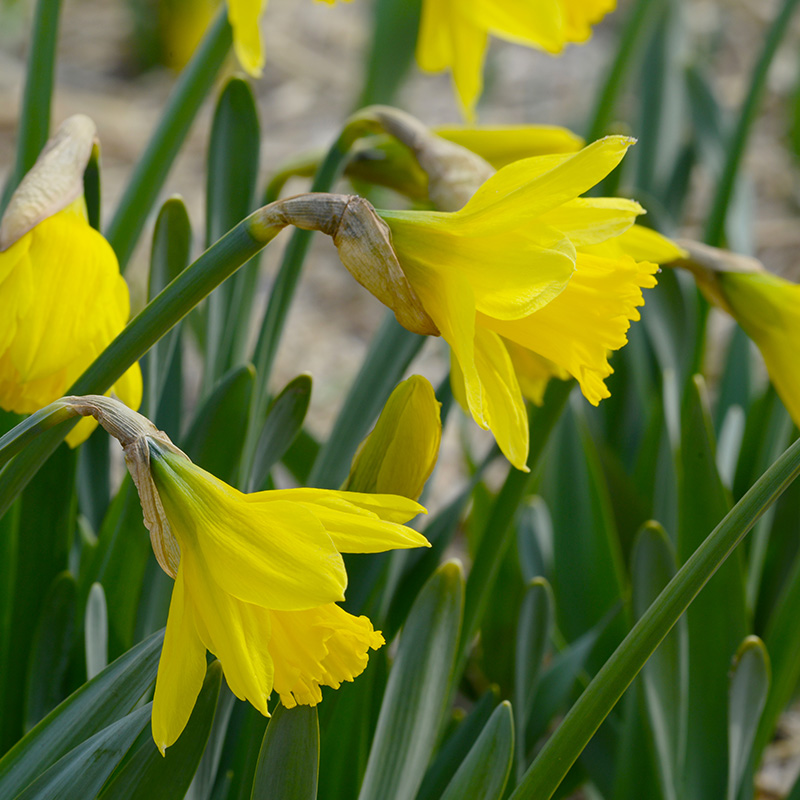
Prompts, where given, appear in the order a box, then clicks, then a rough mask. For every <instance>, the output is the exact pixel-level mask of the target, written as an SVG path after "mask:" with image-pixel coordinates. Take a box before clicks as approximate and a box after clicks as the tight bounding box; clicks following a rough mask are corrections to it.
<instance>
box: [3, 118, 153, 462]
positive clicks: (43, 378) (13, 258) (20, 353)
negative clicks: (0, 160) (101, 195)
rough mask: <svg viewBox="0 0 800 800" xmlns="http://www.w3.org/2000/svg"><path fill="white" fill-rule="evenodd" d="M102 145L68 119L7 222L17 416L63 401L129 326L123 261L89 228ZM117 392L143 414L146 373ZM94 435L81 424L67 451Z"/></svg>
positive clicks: (128, 376)
mask: <svg viewBox="0 0 800 800" xmlns="http://www.w3.org/2000/svg"><path fill="white" fill-rule="evenodd" d="M94 140H95V127H94V123H93V122H92V121H91V120H89V118H88V117H83V116H75V117H70V118H69V119H68V120H66V121H65V122H64V124H63V125H62V126H61V128H60V129H59V131H58V133H57V135H56V136H55V137H54V138H53V139H52V140H51V141H50V142H49V143H48V147H47V148H46V149H45V151H44V152H43V153H42V155H41V156H40V158H39V160H38V161H37V162H36V164H35V165H34V166H33V168H32V169H31V171H30V172H29V173H28V174H27V175H26V176H25V178H24V180H23V181H22V183H21V184H20V186H19V188H18V189H17V191H16V192H15V194H14V196H13V197H12V199H11V202H10V203H9V206H8V209H7V210H6V213H5V215H4V216H3V219H2V222H0V406H1V407H2V408H4V409H6V410H7V411H13V412H15V413H17V414H29V413H32V412H34V411H37V410H38V409H40V408H41V407H42V406H45V405H47V404H48V403H50V402H52V401H53V400H55V399H56V398H58V397H60V396H61V395H63V394H64V393H65V392H66V390H67V389H68V388H69V387H70V386H71V385H72V383H73V382H74V381H75V380H76V379H77V378H78V377H79V376H80V375H81V374H82V373H83V371H84V370H85V369H86V368H87V367H88V366H89V365H90V364H91V363H92V362H93V361H94V359H95V358H96V357H97V356H98V355H99V354H100V353H101V352H102V351H103V350H104V349H105V348H106V346H107V345H108V344H109V343H110V342H111V340H112V339H114V337H115V336H116V335H117V334H118V333H119V332H120V331H121V330H122V329H123V327H124V326H125V324H126V323H127V321H128V315H129V311H130V306H129V296H128V287H127V285H126V283H125V281H124V280H123V278H122V276H121V275H120V273H119V265H118V263H117V258H116V256H115V254H114V251H113V250H112V249H111V246H110V245H109V244H108V242H107V241H106V240H105V239H104V238H103V236H102V235H101V234H100V233H98V232H97V231H96V230H94V229H93V228H92V227H91V226H90V225H89V223H88V221H87V215H86V204H85V202H84V199H83V170H84V169H85V167H86V163H87V162H88V159H89V155H90V153H91V149H92V147H93V144H94ZM112 391H113V392H114V393H116V394H117V395H118V396H119V397H120V398H121V399H122V400H124V401H125V403H126V404H127V405H129V406H132V407H133V408H138V406H139V403H140V402H141V398H142V377H141V372H140V371H139V367H138V365H134V366H133V367H131V369H129V370H128V371H127V372H126V373H125V374H124V375H123V376H122V378H120V379H119V380H118V381H117V383H116V384H115V385H114V387H113V389H112ZM93 427H94V422H93V421H92V420H88V419H87V420H81V422H80V423H79V424H78V425H77V426H76V427H75V428H74V429H73V430H72V431H71V432H70V434H69V436H68V437H67V442H68V443H69V444H70V445H71V446H73V447H74V446H76V445H78V444H80V443H81V442H82V441H84V440H85V439H86V438H87V437H88V436H89V434H90V433H91V431H92V429H93Z"/></svg>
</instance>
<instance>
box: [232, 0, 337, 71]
mask: <svg viewBox="0 0 800 800" xmlns="http://www.w3.org/2000/svg"><path fill="white" fill-rule="evenodd" d="M317 1H318V2H322V3H328V5H333V4H334V3H335V2H336V0H317ZM266 7H267V0H228V20H229V22H230V23H231V28H233V49H234V50H235V51H236V57H237V58H238V59H239V63H240V64H241V65H242V69H243V70H244V71H245V72H246V73H247V74H248V75H251V76H252V77H254V78H259V77H261V71H262V68H263V67H264V46H263V44H262V42H261V33H260V32H259V28H258V21H259V19H260V18H261V15H262V14H263V13H264V9H265V8H266Z"/></svg>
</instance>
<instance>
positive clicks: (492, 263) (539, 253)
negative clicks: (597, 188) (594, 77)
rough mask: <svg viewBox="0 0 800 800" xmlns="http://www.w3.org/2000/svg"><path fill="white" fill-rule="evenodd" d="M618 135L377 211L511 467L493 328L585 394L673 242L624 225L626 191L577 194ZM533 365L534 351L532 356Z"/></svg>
mask: <svg viewBox="0 0 800 800" xmlns="http://www.w3.org/2000/svg"><path fill="white" fill-rule="evenodd" d="M632 141H633V140H632V139H629V138H626V137H621V136H609V137H606V138H605V139H601V140H600V141H598V142H595V143H593V144H591V145H589V146H588V147H586V148H584V149H583V150H581V151H579V152H578V153H575V154H566V155H563V154H562V155H553V156H540V157H534V158H529V159H525V160H523V161H519V162H515V163H513V164H511V165H509V166H507V167H505V168H503V169H501V170H500V171H499V172H497V173H496V174H495V175H493V176H492V177H490V178H489V179H488V180H487V181H486V182H485V183H484V184H483V185H482V186H481V187H480V188H479V189H478V191H477V192H475V194H474V195H473V197H472V199H471V200H470V201H469V202H468V203H467V204H466V205H465V206H464V207H463V208H461V209H460V210H459V211H456V212H453V213H444V212H427V211H380V212H378V213H379V214H380V215H381V217H382V218H383V219H384V221H385V222H386V223H387V224H388V225H389V228H390V230H391V235H392V246H393V248H394V251H395V253H396V254H397V258H398V259H399V262H400V265H401V266H402V269H403V272H404V274H405V277H406V279H407V280H408V282H409V284H410V285H411V287H412V289H413V291H414V292H415V293H416V295H417V297H418V298H419V300H420V301H421V303H422V306H423V308H424V310H425V312H426V313H427V314H428V315H429V316H430V318H431V319H432V320H433V322H434V323H435V325H436V327H437V328H438V329H439V331H440V332H441V334H442V336H443V337H444V338H445V339H446V341H447V342H448V344H449V345H450V347H451V352H452V357H453V371H452V375H453V388H454V393H455V396H456V398H457V399H459V401H460V402H461V404H462V405H463V406H464V407H465V408H467V409H468V410H469V412H470V413H471V414H472V417H473V418H474V419H475V421H476V422H477V423H478V425H480V426H481V427H483V428H487V429H490V430H491V431H492V432H493V434H494V436H495V438H496V440H497V443H498V445H499V446H500V448H501V450H502V451H503V453H504V454H505V455H506V457H507V458H508V459H509V461H511V463H512V464H514V466H516V467H517V468H519V469H524V468H525V461H526V459H527V448H528V430H527V415H526V413H525V407H524V403H523V400H522V394H521V390H520V384H519V380H518V378H517V375H516V373H515V369H514V365H513V363H512V360H511V357H510V356H509V352H508V349H507V348H506V345H505V343H504V340H510V341H511V342H514V343H516V344H517V345H519V346H520V347H522V348H524V349H526V350H530V351H532V352H534V353H536V354H537V355H539V356H541V357H543V358H544V359H546V360H547V361H549V362H552V363H553V364H554V365H555V368H556V370H557V372H558V373H560V374H562V375H563V373H567V374H569V375H571V376H573V377H574V378H576V379H577V380H578V382H579V384H580V386H581V390H582V391H583V393H584V395H585V396H586V398H587V399H588V400H589V401H590V402H591V403H593V404H595V405H596V404H597V403H598V402H599V401H600V400H601V399H602V398H603V397H606V396H607V395H608V391H607V389H606V387H605V384H604V379H605V378H606V377H607V376H608V375H609V374H610V373H611V371H612V370H611V366H610V365H609V363H608V353H609V351H611V350H616V349H619V348H620V347H622V346H623V345H624V344H625V343H626V341H627V338H626V332H627V329H628V327H629V326H630V321H631V320H634V319H638V317H639V314H638V311H637V307H638V306H640V305H642V303H643V302H644V301H643V297H642V289H643V288H648V287H652V286H654V285H655V283H656V279H655V272H656V271H657V266H656V265H657V263H658V262H659V261H663V260H672V259H673V258H675V257H677V256H678V255H680V254H681V252H682V251H681V250H680V249H679V248H677V247H675V246H674V245H672V244H671V243H670V242H668V241H667V240H665V239H663V237H660V236H659V235H658V234H656V233H654V232H652V231H646V230H645V229H642V228H638V227H633V223H634V220H635V219H636V217H637V215H639V214H641V213H642V211H643V210H642V208H641V207H640V206H639V205H638V204H637V203H635V202H633V201H631V200H624V199H618V198H586V199H584V198H580V197H578V196H579V195H580V194H582V193H583V192H585V191H587V190H588V189H590V188H591V187H592V186H594V185H595V184H596V183H597V182H598V181H600V180H602V179H603V178H604V177H605V176H606V175H607V174H608V173H609V172H610V171H611V170H612V169H614V167H616V166H617V164H618V163H619V162H620V161H621V160H622V157H623V156H624V154H625V151H626V150H627V148H628V147H629V146H630V144H631V143H632ZM544 363H546V362H544Z"/></svg>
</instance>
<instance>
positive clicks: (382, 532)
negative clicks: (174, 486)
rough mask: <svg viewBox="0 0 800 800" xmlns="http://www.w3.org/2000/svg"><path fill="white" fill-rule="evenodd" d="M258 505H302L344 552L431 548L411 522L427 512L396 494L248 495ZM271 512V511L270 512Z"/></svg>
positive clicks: (324, 491) (292, 491) (313, 492)
mask: <svg viewBox="0 0 800 800" xmlns="http://www.w3.org/2000/svg"><path fill="white" fill-rule="evenodd" d="M247 497H248V499H249V500H250V502H255V503H263V504H267V503H274V502H280V503H288V502H291V503H298V504H300V505H301V506H302V507H303V508H305V509H306V510H307V511H308V512H309V513H310V514H313V515H314V517H315V518H316V519H317V520H318V521H319V522H320V523H321V524H322V525H323V527H324V528H325V530H326V532H327V533H328V535H329V536H330V537H331V539H332V540H333V543H334V545H335V546H336V549H337V550H338V551H339V552H341V553H381V552H383V551H384V550H391V549H395V548H405V547H429V546H430V545H429V544H428V540H427V539H426V538H425V537H424V536H423V535H422V534H420V533H417V532H416V531H415V530H413V529H412V528H406V527H405V526H403V525H400V524H398V523H401V522H407V521H408V520H410V519H412V518H413V517H415V516H417V514H420V513H422V514H424V513H426V512H425V509H424V508H423V507H422V506H421V505H419V503H416V502H414V501H413V500H409V499H407V498H405V497H400V496H398V495H393V494H366V493H361V492H350V491H338V492H337V491H332V490H329V489H282V490H281V489H278V490H273V491H267V492H259V493H258V494H252V495H247ZM267 513H269V510H267Z"/></svg>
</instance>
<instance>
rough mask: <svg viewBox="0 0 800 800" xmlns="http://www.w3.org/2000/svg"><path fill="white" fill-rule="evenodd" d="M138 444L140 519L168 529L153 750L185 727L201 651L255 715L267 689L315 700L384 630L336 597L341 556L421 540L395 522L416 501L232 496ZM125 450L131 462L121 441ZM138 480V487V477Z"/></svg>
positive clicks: (166, 450)
mask: <svg viewBox="0 0 800 800" xmlns="http://www.w3.org/2000/svg"><path fill="white" fill-rule="evenodd" d="M148 447H149V464H150V466H149V472H150V476H151V477H152V485H153V486H154V490H155V492H154V495H153V496H152V497H151V500H152V502H150V501H148V500H147V492H146V491H145V492H144V493H143V494H142V497H143V507H145V508H148V507H149V508H151V509H152V508H156V509H159V511H158V513H157V516H158V517H160V518H161V519H160V520H159V521H158V522H157V524H156V525H154V524H153V515H150V518H149V520H147V521H148V524H149V527H151V535H152V534H153V532H154V530H156V529H158V535H159V536H162V537H163V536H166V537H169V538H173V537H174V542H172V543H171V544H170V543H168V544H166V545H165V546H160V547H157V553H159V552H160V553H161V554H162V557H161V558H160V559H159V561H160V562H161V563H162V566H164V567H165V569H166V570H167V571H168V572H170V574H172V575H173V577H174V578H175V588H174V590H173V595H172V601H171V603H170V610H169V618H168V621H167V629H166V635H165V639H164V648H163V651H162V654H161V661H160V664H159V670H158V678H157V680H156V691H155V699H154V702H153V722H152V724H153V738H154V740H155V742H156V745H157V746H158V748H159V749H160V750H161V752H162V753H163V752H164V751H165V749H166V748H167V747H169V746H170V745H171V744H173V743H174V742H175V741H176V740H177V738H178V736H179V735H180V733H181V732H182V731H183V729H184V727H185V726H186V723H187V721H188V719H189V716H190V714H191V711H192V708H193V707H194V704H195V701H196V699H197V695H198V693H199V691H200V688H201V686H202V683H203V678H204V676H205V671H206V650H210V651H211V652H212V653H214V654H215V655H216V656H217V658H219V660H220V662H221V664H222V669H223V671H224V673H225V679H226V681H227V682H228V685H229V686H230V689H231V691H232V692H233V693H234V694H235V695H236V696H237V697H239V698H240V699H242V700H247V701H249V702H250V703H252V705H253V706H254V707H255V708H257V709H258V710H259V711H260V712H261V713H262V714H267V713H268V711H267V700H268V698H269V696H270V693H271V692H272V690H273V688H274V689H275V691H277V692H278V694H279V695H280V698H281V702H282V703H283V704H284V705H285V706H287V707H291V706H293V705H296V704H298V703H300V704H305V705H315V704H316V703H318V702H319V701H320V699H321V697H322V694H321V691H320V687H321V686H323V685H326V686H332V687H334V688H338V686H339V685H340V684H341V682H342V681H351V680H353V678H354V677H356V676H357V675H358V674H360V673H361V672H362V671H363V669H364V667H365V666H366V664H367V660H368V651H369V650H370V649H373V650H374V649H377V648H378V647H380V646H381V645H382V644H383V637H382V636H381V635H380V633H379V632H377V631H375V630H374V629H373V627H372V623H371V622H370V621H369V620H368V619H367V618H366V617H355V616H353V615H351V614H348V613H347V612H345V611H344V610H343V609H341V608H340V607H339V606H337V605H336V603H337V602H338V601H341V600H343V599H344V590H345V588H346V585H347V575H346V573H345V568H344V562H343V561H342V557H341V555H340V554H341V553H353V552H358V553H377V552H382V551H384V550H389V549H395V548H408V547H420V546H426V545H427V544H428V542H427V540H426V539H425V537H424V536H422V535H421V534H419V533H417V532H416V531H414V530H412V529H410V528H407V527H405V526H404V525H402V524H401V523H403V522H406V521H408V520H409V519H411V518H412V517H414V516H416V515H417V514H418V513H420V512H421V511H424V509H423V508H422V507H421V506H419V505H418V504H417V503H416V502H414V501H413V500H409V499H407V498H404V497H397V496H394V495H383V494H360V493H356V492H341V491H328V490H322V489H288V490H278V491H266V492H258V493H256V494H242V493H241V492H239V491H237V490H236V489H234V488H232V487H230V486H228V485H227V484H225V483H223V482H222V481H220V480H218V479H217V478H215V477H214V476H213V475H211V474H209V473H208V472H205V471H204V470H202V469H200V467H197V466H196V465H194V464H193V463H192V462H191V461H189V460H188V459H187V458H186V457H185V456H184V455H183V454H181V453H180V452H178V451H176V450H174V449H173V448H171V446H169V445H167V446H164V444H163V443H160V442H159V441H158V440H151V439H148ZM126 457H127V458H128V462H129V464H130V462H131V459H130V457H129V456H128V451H127V450H126ZM132 474H133V470H132ZM147 480H149V479H147ZM137 486H139V488H140V493H142V481H141V477H140V479H139V480H138V481H137ZM146 519H147V512H146ZM178 552H179V556H177V563H176V554H177V553H178ZM165 553H166V554H167V555H166V557H164V555H163V554H165ZM170 554H171V555H170Z"/></svg>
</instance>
